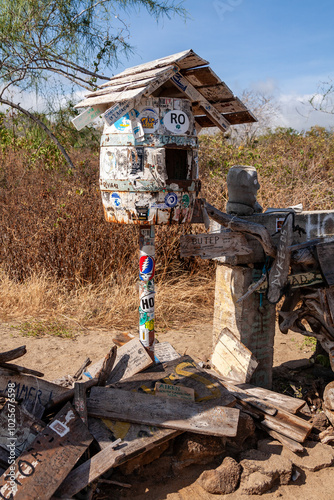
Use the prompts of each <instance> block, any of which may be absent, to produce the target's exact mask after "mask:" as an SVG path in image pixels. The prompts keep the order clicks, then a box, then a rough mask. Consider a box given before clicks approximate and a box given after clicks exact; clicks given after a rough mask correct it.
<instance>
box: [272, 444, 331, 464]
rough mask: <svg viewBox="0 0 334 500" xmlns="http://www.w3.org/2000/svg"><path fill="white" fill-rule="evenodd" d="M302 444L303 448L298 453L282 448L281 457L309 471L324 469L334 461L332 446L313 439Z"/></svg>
mask: <svg viewBox="0 0 334 500" xmlns="http://www.w3.org/2000/svg"><path fill="white" fill-rule="evenodd" d="M303 445H304V446H305V450H304V452H303V453H299V454H298V455H297V454H296V453H293V452H292V451H290V450H288V449H287V448H283V450H282V457H285V458H288V459H289V460H291V462H292V463H293V464H294V465H296V466H297V467H300V468H301V469H303V470H309V471H316V470H320V469H324V468H325V467H330V466H331V465H332V464H333V463H334V448H332V446H330V445H328V444H322V443H317V442H315V441H305V443H303Z"/></svg>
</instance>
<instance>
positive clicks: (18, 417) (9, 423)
mask: <svg viewBox="0 0 334 500" xmlns="http://www.w3.org/2000/svg"><path fill="white" fill-rule="evenodd" d="M44 427H45V424H44V423H43V422H41V421H39V420H37V419H36V418H33V417H32V416H31V415H29V414H28V413H27V412H26V411H24V408H22V407H21V406H19V405H17V404H15V403H10V402H9V401H7V403H6V404H5V406H4V407H3V409H2V410H1V412H0V429H1V433H0V446H1V447H2V448H3V449H5V450H8V448H7V446H8V444H9V442H10V441H12V450H13V451H14V453H15V456H16V457H18V456H19V455H20V454H21V453H22V452H23V451H24V450H25V449H26V448H27V446H29V444H30V443H32V442H33V440H34V439H35V437H36V436H37V434H38V433H39V432H41V431H42V430H43V428H44Z"/></svg>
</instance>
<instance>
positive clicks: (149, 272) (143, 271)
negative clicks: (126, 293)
mask: <svg viewBox="0 0 334 500" xmlns="http://www.w3.org/2000/svg"><path fill="white" fill-rule="evenodd" d="M154 271H155V262H154V259H153V257H151V256H150V255H144V256H142V257H140V259H139V279H140V280H141V281H149V280H151V279H152V278H153V276H154Z"/></svg>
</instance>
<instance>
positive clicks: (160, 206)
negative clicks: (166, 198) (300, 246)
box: [151, 203, 169, 209]
mask: <svg viewBox="0 0 334 500" xmlns="http://www.w3.org/2000/svg"><path fill="white" fill-rule="evenodd" d="M151 208H164V209H166V208H169V207H168V206H167V205H166V203H152V205H151Z"/></svg>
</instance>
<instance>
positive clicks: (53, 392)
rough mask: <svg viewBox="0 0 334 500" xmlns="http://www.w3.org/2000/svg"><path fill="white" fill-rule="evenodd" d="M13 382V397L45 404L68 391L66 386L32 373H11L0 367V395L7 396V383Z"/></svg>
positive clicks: (17, 399)
mask: <svg viewBox="0 0 334 500" xmlns="http://www.w3.org/2000/svg"><path fill="white" fill-rule="evenodd" d="M11 382H14V383H15V388H14V390H15V399H16V401H19V400H20V399H23V401H26V400H28V399H29V400H31V401H33V402H34V401H37V402H38V403H39V404H41V405H43V406H45V405H46V404H47V403H48V402H49V401H51V400H52V399H53V398H55V397H58V396H60V395H62V394H64V393H65V392H67V391H68V389H67V388H66V387H62V386H60V385H57V384H53V383H52V382H48V381H47V380H44V379H42V378H38V377H34V376H32V375H22V374H18V373H13V372H11V371H9V370H6V369H4V368H0V396H7V394H8V384H9V383H11Z"/></svg>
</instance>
